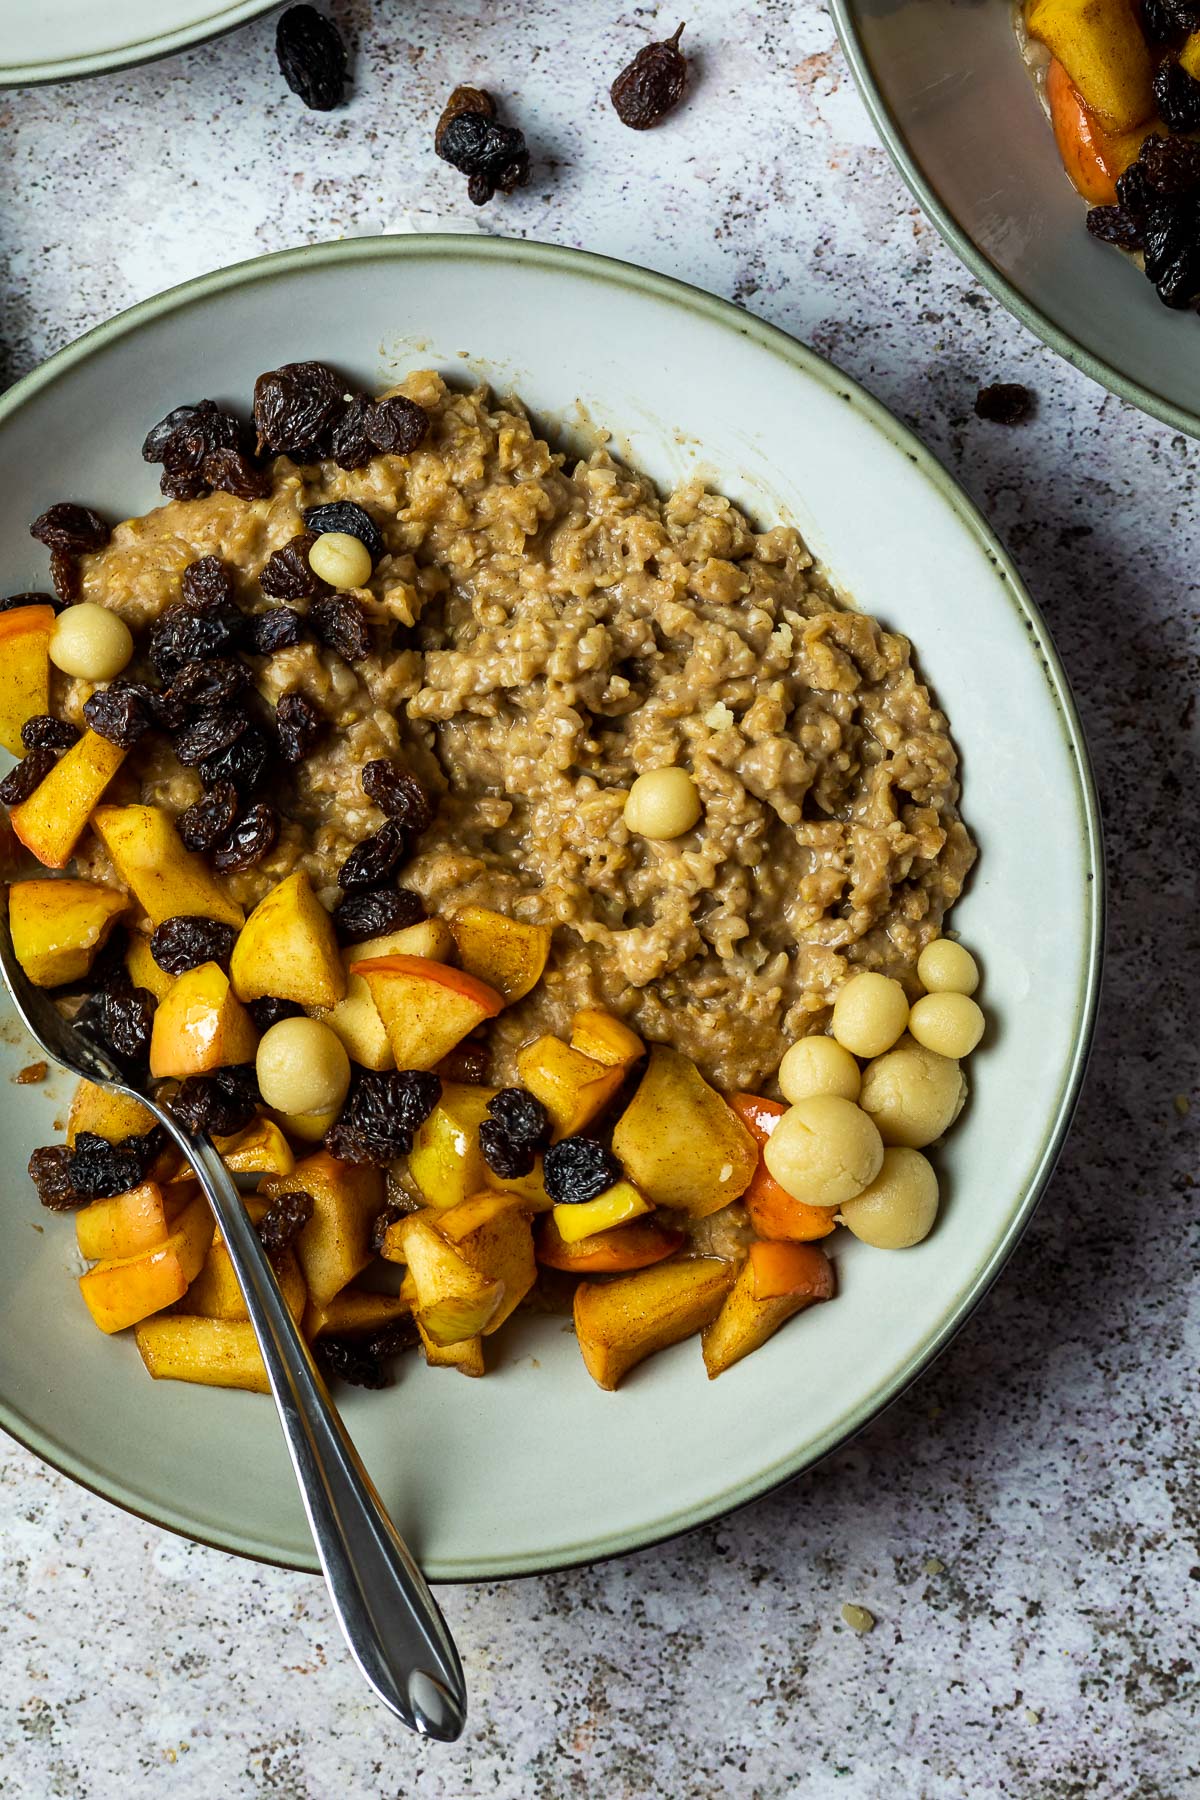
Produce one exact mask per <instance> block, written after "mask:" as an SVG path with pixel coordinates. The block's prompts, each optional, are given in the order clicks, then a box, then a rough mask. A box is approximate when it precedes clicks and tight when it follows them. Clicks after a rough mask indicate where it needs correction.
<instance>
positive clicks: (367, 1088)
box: [325, 1069, 442, 1163]
mask: <svg viewBox="0 0 1200 1800" xmlns="http://www.w3.org/2000/svg"><path fill="white" fill-rule="evenodd" d="M441 1096H442V1084H441V1082H440V1081H439V1079H438V1077H437V1076H436V1075H434V1074H432V1073H430V1072H429V1071H427V1070H424V1069H391V1070H388V1071H386V1072H384V1073H381V1074H374V1073H371V1072H368V1071H364V1072H363V1073H361V1074H359V1075H358V1076H357V1078H356V1080H355V1082H354V1085H353V1086H352V1088H351V1089H350V1097H349V1099H348V1100H347V1101H346V1104H345V1106H343V1108H342V1110H341V1112H340V1113H339V1114H338V1117H337V1119H336V1120H335V1121H334V1123H333V1125H331V1126H330V1128H329V1131H328V1132H327V1133H326V1136H325V1145H326V1148H327V1149H328V1150H329V1151H330V1153H331V1154H332V1155H334V1156H336V1157H338V1158H340V1160H341V1161H342V1162H349V1163H387V1162H391V1161H392V1159H393V1158H394V1157H397V1156H407V1154H408V1152H409V1151H410V1150H411V1149H412V1140H413V1134H414V1132H416V1131H417V1130H418V1128H419V1127H420V1126H422V1125H423V1124H424V1123H425V1121H426V1119H427V1118H428V1117H429V1115H430V1113H431V1112H432V1111H433V1109H434V1107H435V1106H436V1105H437V1103H438V1101H439V1100H440V1099H441Z"/></svg>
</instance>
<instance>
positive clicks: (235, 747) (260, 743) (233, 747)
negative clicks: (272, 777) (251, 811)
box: [200, 725, 271, 794]
mask: <svg viewBox="0 0 1200 1800" xmlns="http://www.w3.org/2000/svg"><path fill="white" fill-rule="evenodd" d="M270 766H271V745H270V743H269V742H268V740H267V737H266V734H265V733H264V732H262V731H260V730H259V728H258V726H257V725H251V726H250V727H249V729H248V730H246V731H244V732H243V733H242V735H241V737H240V738H238V739H237V741H236V742H235V743H232V744H230V746H229V748H228V749H227V750H220V751H218V752H217V753H216V755H214V756H206V757H205V759H204V761H203V762H202V763H201V764H200V779H201V781H202V782H203V783H204V785H205V787H206V788H207V787H215V786H216V785H217V783H218V782H221V781H232V782H233V784H234V786H235V787H237V788H240V789H241V791H242V793H244V794H252V793H253V792H254V790H255V789H256V788H257V787H259V786H261V784H262V782H263V780H264V779H265V777H266V774H267V770H268V769H269V768H270Z"/></svg>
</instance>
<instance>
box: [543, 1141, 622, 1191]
mask: <svg viewBox="0 0 1200 1800" xmlns="http://www.w3.org/2000/svg"><path fill="white" fill-rule="evenodd" d="M542 1168H543V1171H544V1175H543V1179H544V1180H545V1183H546V1192H547V1193H548V1194H549V1196H550V1198H551V1199H552V1200H553V1201H554V1203H555V1205H556V1206H577V1205H578V1204H579V1203H580V1202H581V1201H584V1200H595V1199H596V1197H597V1195H599V1194H602V1193H603V1192H604V1191H605V1189H606V1188H610V1187H612V1185H613V1183H614V1182H616V1181H620V1179H621V1165H620V1163H619V1162H618V1161H617V1159H616V1157H615V1156H614V1155H613V1153H612V1151H611V1150H606V1149H605V1147H604V1145H603V1144H602V1143H601V1142H600V1140H599V1138H594V1137H587V1136H586V1135H585V1134H584V1133H582V1132H580V1133H579V1134H578V1135H577V1136H575V1137H565V1138H563V1139H562V1140H561V1142H559V1143H557V1144H551V1146H550V1148H549V1149H548V1150H547V1152H546V1156H545V1161H544V1162H543V1164H542Z"/></svg>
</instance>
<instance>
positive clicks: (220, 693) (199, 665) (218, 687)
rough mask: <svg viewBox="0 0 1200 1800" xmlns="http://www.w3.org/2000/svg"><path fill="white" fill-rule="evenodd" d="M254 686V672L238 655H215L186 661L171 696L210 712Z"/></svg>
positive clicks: (172, 685) (172, 687) (188, 705)
mask: <svg viewBox="0 0 1200 1800" xmlns="http://www.w3.org/2000/svg"><path fill="white" fill-rule="evenodd" d="M249 685H250V671H249V669H248V668H247V667H246V665H245V663H244V662H242V661H240V659H239V658H238V657H236V656H212V657H209V658H208V660H207V661H205V662H190V663H185V664H184V665H183V668H182V669H180V671H179V673H178V675H176V677H175V679H174V681H173V682H172V683H171V697H172V699H173V700H176V701H178V702H179V704H180V705H181V706H186V707H195V708H197V709H202V710H204V711H205V712H207V711H208V710H209V709H210V708H212V707H215V706H228V705H229V704H230V702H231V701H233V700H236V699H237V697H238V695H239V694H241V693H243V692H244V691H245V689H246V688H248V687H249Z"/></svg>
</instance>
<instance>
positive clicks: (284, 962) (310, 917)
mask: <svg viewBox="0 0 1200 1800" xmlns="http://www.w3.org/2000/svg"><path fill="white" fill-rule="evenodd" d="M229 975H230V979H231V980H232V982H233V987H234V992H235V993H236V994H237V997H238V999H239V1000H261V999H262V998H263V996H264V995H265V994H270V995H273V996H274V998H275V999H277V1000H294V1001H295V1003H296V1004H297V1006H305V1007H310V1006H311V1007H319V1006H336V1005H337V1003H338V1001H339V1000H340V999H341V998H342V996H343V995H344V994H345V992H346V975H345V971H344V969H343V968H342V958H341V954H340V952H339V950H338V942H337V935H336V933H335V932H334V929H333V920H332V919H331V918H330V916H329V914H328V913H327V912H326V910H325V908H324V907H323V906H322V905H321V902H320V901H319V900H318V899H317V896H316V895H315V894H314V893H313V890H312V883H311V881H310V880H309V878H308V876H307V875H306V874H305V872H304V870H303V869H296V870H295V871H294V872H293V873H292V874H291V875H288V876H287V877H286V878H285V879H284V880H283V881H281V882H279V883H278V885H277V886H276V887H273V888H272V889H271V891H270V893H269V894H266V895H264V897H263V898H262V899H261V900H260V901H259V903H258V905H257V906H256V907H255V909H254V911H253V912H252V913H251V914H250V917H249V918H248V919H247V920H246V923H245V925H244V926H243V928H242V930H241V932H240V933H239V934H238V940H237V943H236V944H235V945H234V946H233V956H232V958H231V960H230V964H229Z"/></svg>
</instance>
